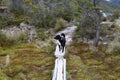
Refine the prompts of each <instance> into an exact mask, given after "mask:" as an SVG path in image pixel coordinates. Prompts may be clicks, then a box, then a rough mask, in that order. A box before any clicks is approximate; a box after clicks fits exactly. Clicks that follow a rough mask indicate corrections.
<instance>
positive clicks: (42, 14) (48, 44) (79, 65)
mask: <svg viewBox="0 0 120 80" xmlns="http://www.w3.org/2000/svg"><path fill="white" fill-rule="evenodd" d="M116 1H117V0H116ZM100 6H101V7H100ZM3 7H5V8H3ZM114 9H119V6H118V5H117V7H116V6H115V5H113V4H112V3H107V2H106V1H105V0H0V80H51V78H52V72H53V68H54V61H55V57H54V54H53V53H54V51H55V43H54V42H53V40H52V39H51V38H52V37H53V36H54V35H55V34H56V33H57V32H59V31H61V30H62V29H64V28H66V27H67V26H68V25H69V24H71V23H72V22H73V24H72V25H77V31H76V35H75V36H74V42H73V44H71V45H69V46H67V47H66V55H65V58H66V59H67V80H118V79H120V54H119V53H120V50H119V49H120V41H119V33H120V26H119V21H117V20H116V19H118V18H119V17H120V11H119V10H114ZM100 10H103V11H105V12H112V15H110V16H109V18H108V17H105V18H103V19H106V20H104V21H111V22H109V24H108V23H107V22H105V23H104V22H103V23H101V22H102V14H101V13H100ZM107 19H108V20H107ZM22 22H23V23H26V24H28V26H29V25H33V26H35V29H36V31H37V37H36V39H35V40H33V41H31V42H29V41H28V39H29V31H28V33H21V34H20V35H19V38H15V37H14V36H12V35H11V34H8V36H5V34H3V33H2V31H1V30H3V29H7V28H10V27H14V26H16V27H18V28H20V23H22ZM72 25H70V26H72ZM113 33H114V34H113ZM17 37H18V36H17ZM100 37H101V38H100ZM80 39H82V41H80ZM84 40H87V41H86V42H85V41H84ZM99 40H101V43H100V44H98V41H99ZM91 41H93V42H95V46H98V48H97V49H96V50H93V44H92V43H90V42H91ZM104 42H105V44H104ZM106 42H107V43H106ZM7 55H9V56H10V64H9V65H8V66H5V64H6V56H7Z"/></svg>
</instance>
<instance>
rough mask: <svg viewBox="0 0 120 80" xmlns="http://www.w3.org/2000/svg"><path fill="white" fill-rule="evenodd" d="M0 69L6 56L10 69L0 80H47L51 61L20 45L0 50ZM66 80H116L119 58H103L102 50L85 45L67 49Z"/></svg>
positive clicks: (29, 46)
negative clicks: (93, 49) (95, 49)
mask: <svg viewBox="0 0 120 80" xmlns="http://www.w3.org/2000/svg"><path fill="white" fill-rule="evenodd" d="M0 54H2V55H1V56H0V64H2V65H0V66H4V64H5V55H6V54H9V55H10V65H9V66H8V67H6V68H3V69H2V71H1V72H0V76H2V77H0V80H4V78H6V79H7V80H51V78H52V70H53V68H54V61H55V57H54V55H53V53H49V54H48V52H46V51H45V50H44V49H37V48H35V47H34V46H33V44H23V45H19V46H14V47H11V48H9V49H8V48H4V49H3V48H1V49H0ZM65 57H66V59H67V80H119V79H120V54H119V53H116V54H107V53H105V51H104V47H100V48H99V50H98V51H96V52H95V51H92V50H90V49H89V45H88V44H84V43H79V44H73V45H71V46H68V47H67V52H66V56H65Z"/></svg>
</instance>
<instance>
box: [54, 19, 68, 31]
mask: <svg viewBox="0 0 120 80" xmlns="http://www.w3.org/2000/svg"><path fill="white" fill-rule="evenodd" d="M66 24H67V21H65V20H64V19H62V18H59V19H57V22H56V24H55V28H54V31H55V32H58V31H60V30H62V29H63V28H65V26H66Z"/></svg>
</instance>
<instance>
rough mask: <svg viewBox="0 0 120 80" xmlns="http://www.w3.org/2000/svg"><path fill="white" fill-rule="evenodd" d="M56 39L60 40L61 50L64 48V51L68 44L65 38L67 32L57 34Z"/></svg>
mask: <svg viewBox="0 0 120 80" xmlns="http://www.w3.org/2000/svg"><path fill="white" fill-rule="evenodd" d="M54 39H56V40H58V41H59V42H60V45H59V50H61V49H62V52H63V51H64V47H65V45H66V38H65V34H64V33H61V35H56V36H55V37H54Z"/></svg>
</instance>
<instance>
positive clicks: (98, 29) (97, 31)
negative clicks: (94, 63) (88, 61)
mask: <svg viewBox="0 0 120 80" xmlns="http://www.w3.org/2000/svg"><path fill="white" fill-rule="evenodd" d="M98 2H99V1H98V0H93V4H94V7H95V13H96V14H97V18H98V21H97V23H96V25H95V27H96V38H95V41H94V46H95V47H97V46H98V43H99V40H100V39H99V37H100V28H101V24H100V23H101V21H102V20H101V17H102V14H101V12H100V10H99V9H98V8H97V7H96V6H97V5H96V4H97V3H98Z"/></svg>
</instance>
